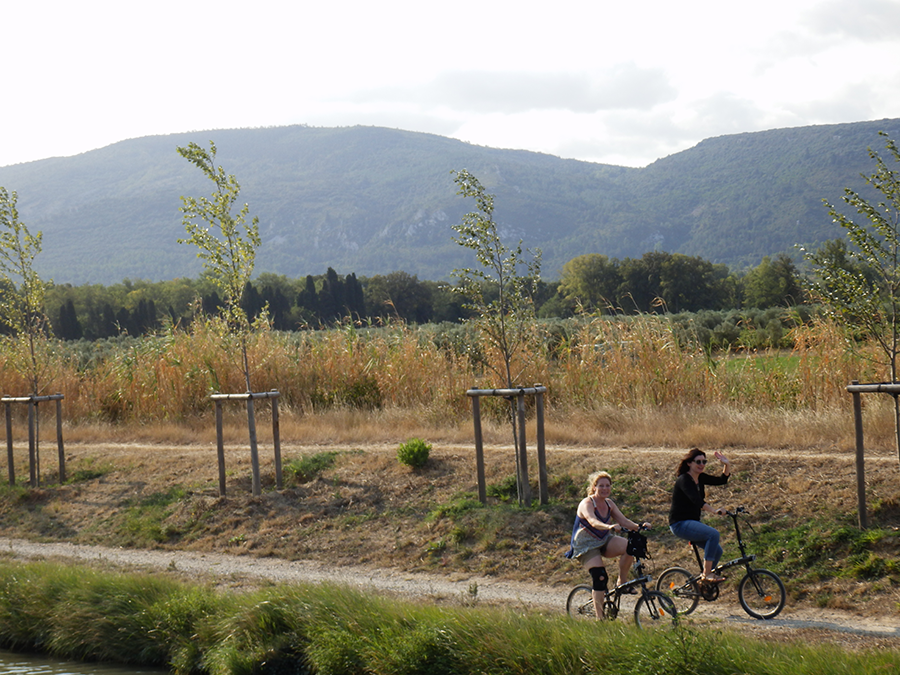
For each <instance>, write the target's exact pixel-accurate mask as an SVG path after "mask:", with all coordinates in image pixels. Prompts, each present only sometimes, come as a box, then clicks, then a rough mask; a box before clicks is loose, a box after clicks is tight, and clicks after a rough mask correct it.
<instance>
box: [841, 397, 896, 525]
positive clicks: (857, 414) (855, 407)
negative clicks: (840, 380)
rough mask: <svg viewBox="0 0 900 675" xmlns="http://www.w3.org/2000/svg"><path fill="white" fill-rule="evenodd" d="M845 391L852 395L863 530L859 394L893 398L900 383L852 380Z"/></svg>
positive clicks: (863, 463) (865, 521)
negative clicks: (866, 382) (887, 395)
mask: <svg viewBox="0 0 900 675" xmlns="http://www.w3.org/2000/svg"><path fill="white" fill-rule="evenodd" d="M847 391H848V392H850V394H851V395H852V396H853V425H854V428H855V429H856V501H857V510H858V511H859V528H860V529H861V530H865V529H866V528H867V527H868V526H869V524H868V516H867V515H866V460H865V446H864V444H863V424H862V400H861V398H860V394H869V393H882V394H890V395H891V396H893V397H894V398H897V396H898V395H900V383H897V382H884V383H876V384H860V383H859V382H857V381H856V380H853V382H851V383H850V384H849V385H848V386H847Z"/></svg>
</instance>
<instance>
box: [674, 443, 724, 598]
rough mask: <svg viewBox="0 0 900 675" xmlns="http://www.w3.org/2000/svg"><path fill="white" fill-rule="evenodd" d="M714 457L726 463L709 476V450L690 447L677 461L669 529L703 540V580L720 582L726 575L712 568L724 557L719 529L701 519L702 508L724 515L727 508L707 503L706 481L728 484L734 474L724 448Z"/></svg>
mask: <svg viewBox="0 0 900 675" xmlns="http://www.w3.org/2000/svg"><path fill="white" fill-rule="evenodd" d="M715 458H716V459H717V460H719V461H720V462H722V464H724V468H723V469H722V473H721V475H719V476H710V475H709V474H707V473H705V471H706V461H707V460H706V453H705V452H703V451H702V450H700V449H699V448H691V450H690V451H689V452H688V453H687V454H686V455H685V456H684V457H682V458H681V462H680V463H679V464H678V471H677V472H676V475H677V476H678V477H677V478H676V480H675V487H674V489H673V490H672V507H671V509H669V529H670V530H671V531H672V534H674V535H675V536H676V537H679V538H680V539H687V540H688V541H695V542H697V543H698V544H703V576H702V579H703V580H704V581H708V582H712V583H719V582H720V581H725V578H724V577H720V576H719V575H717V574H715V573H713V568H714V567H715V566H716V565H717V564H718V563H719V559H720V558H721V557H722V547H721V546H720V545H719V531H718V530H716V529H715V528H714V527H710V526H709V525H705V524H704V523H701V522H700V514H701V512H703V511H706V512H707V513H715V514H718V515H720V516H724V515H725V509H721V508H719V509H717V508H714V507H712V506H710V505H709V504H707V503H706V486H707V485H725V484H726V483H727V482H728V477H729V476H730V475H731V462H729V461H728V459H727V458H726V457H725V455H723V454H722V453H721V452H718V451H717V452H716V453H715Z"/></svg>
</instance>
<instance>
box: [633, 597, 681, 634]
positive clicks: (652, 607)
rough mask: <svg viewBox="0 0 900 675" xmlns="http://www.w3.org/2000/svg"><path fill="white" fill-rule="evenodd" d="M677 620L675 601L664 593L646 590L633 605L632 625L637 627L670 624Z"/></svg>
mask: <svg viewBox="0 0 900 675" xmlns="http://www.w3.org/2000/svg"><path fill="white" fill-rule="evenodd" d="M676 621H678V610H676V609H675V603H674V602H672V599H671V598H670V597H669V596H668V595H666V594H665V593H661V592H659V591H647V592H646V593H644V594H643V595H642V596H641V598H640V599H639V600H638V601H637V604H636V605H635V606H634V625H635V626H637V627H638V628H645V627H646V628H651V627H652V628H658V627H660V626H671V625H672V624H673V623H675V622H676Z"/></svg>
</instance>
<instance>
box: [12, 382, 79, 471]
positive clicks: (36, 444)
mask: <svg viewBox="0 0 900 675" xmlns="http://www.w3.org/2000/svg"><path fill="white" fill-rule="evenodd" d="M64 398H65V396H63V395H62V394H51V395H49V396H4V397H3V398H0V401H3V403H5V404H6V459H7V463H8V473H9V484H10V486H12V485H15V484H16V469H15V463H14V461H13V440H12V404H13V403H25V404H27V405H28V470H29V484H30V485H31V487H38V486H40V482H41V453H40V425H39V423H38V404H39V403H43V402H44V401H56V452H57V455H58V456H59V482H60V484H62V483H65V482H66V453H65V448H64V447H63V436H62V400H63V399H64Z"/></svg>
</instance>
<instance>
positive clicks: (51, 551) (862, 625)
mask: <svg viewBox="0 0 900 675" xmlns="http://www.w3.org/2000/svg"><path fill="white" fill-rule="evenodd" d="M0 553H2V554H6V555H9V556H12V557H14V558H18V559H65V560H79V561H85V562H91V561H93V562H103V563H105V564H110V565H114V566H119V567H125V568H131V569H142V570H174V571H177V572H180V573H182V574H186V575H190V576H209V575H212V576H214V577H215V578H217V579H220V580H223V581H226V582H227V581H239V580H241V579H251V580H252V579H267V580H270V581H273V582H280V583H292V582H314V583H315V582H333V583H339V584H344V585H347V586H351V587H355V588H361V589H364V590H365V589H374V590H377V591H379V592H385V593H395V594H398V595H403V596H407V597H428V598H432V599H435V600H443V601H457V602H459V601H471V600H472V599H473V593H472V591H473V589H474V584H477V599H478V601H484V602H489V603H502V604H506V605H512V606H517V607H523V608H533V609H534V610H535V611H550V612H560V613H562V612H564V611H565V600H566V595H567V593H568V590H569V589H568V588H548V587H547V586H542V585H539V584H526V583H520V582H513V581H500V580H497V579H490V578H485V577H470V576H466V577H459V578H455V577H453V576H452V575H448V576H438V575H434V574H422V573H409V572H399V571H393V570H383V569H373V568H365V567H341V568H334V567H326V566H324V565H322V564H320V563H317V562H312V561H294V562H290V561H286V560H281V559H278V558H251V557H247V556H235V555H225V554H218V553H192V552H184V551H148V550H137V549H114V548H103V547H99V546H80V545H76V544H69V543H51V544H37V543H33V542H29V541H24V540H20V539H6V538H0ZM693 616H696V617H697V618H698V619H701V618H702V619H707V620H712V621H717V622H722V623H723V624H725V625H727V626H728V627H729V628H732V629H735V630H749V631H753V632H757V631H765V632H766V633H769V634H780V635H781V636H783V637H784V639H807V638H814V639H819V640H823V639H824V640H826V641H829V642H837V643H843V644H845V645H847V646H850V647H878V646H887V647H894V648H900V619H898V616H891V617H863V616H856V615H853V614H851V613H848V612H838V611H834V610H811V609H795V608H792V607H790V605H788V607H786V608H785V609H784V611H783V612H782V613H781V615H779V616H778V617H777V618H776V619H772V620H770V621H758V620H755V619H751V618H750V617H748V616H747V615H746V614H744V613H743V610H741V608H740V606H739V605H738V604H737V599H736V598H731V597H724V598H722V599H720V600H719V601H718V602H716V603H709V604H703V605H701V607H700V608H698V610H697V611H696V612H695V614H694V615H693Z"/></svg>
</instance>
